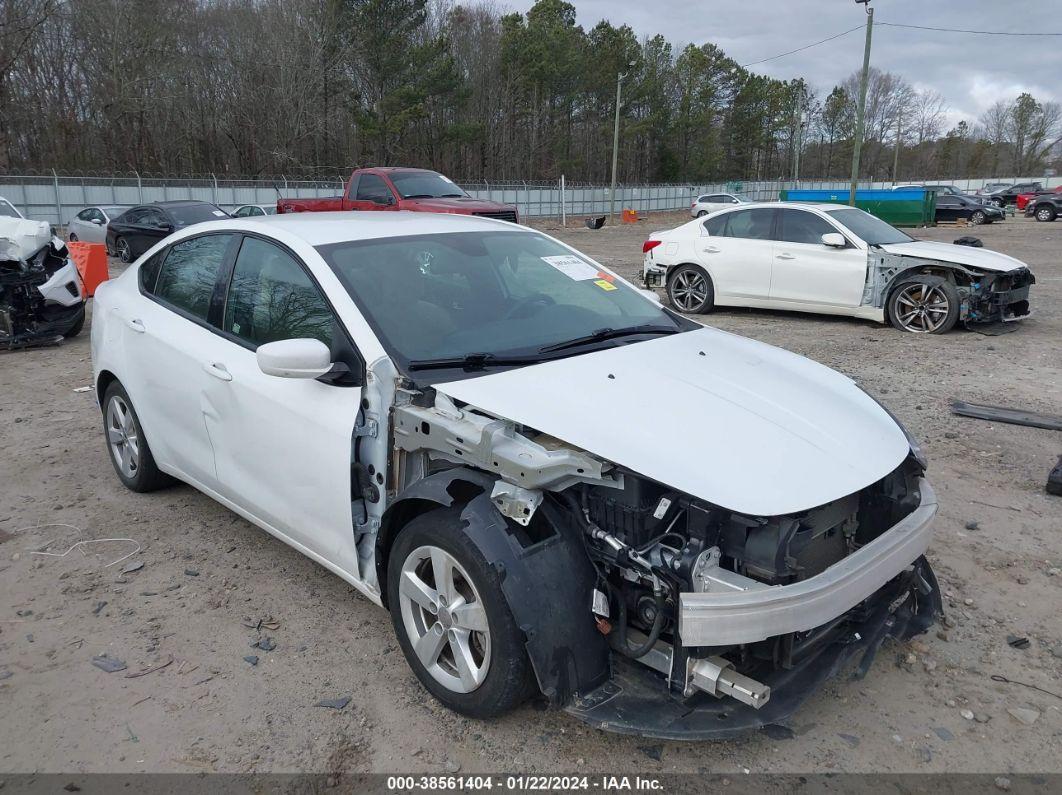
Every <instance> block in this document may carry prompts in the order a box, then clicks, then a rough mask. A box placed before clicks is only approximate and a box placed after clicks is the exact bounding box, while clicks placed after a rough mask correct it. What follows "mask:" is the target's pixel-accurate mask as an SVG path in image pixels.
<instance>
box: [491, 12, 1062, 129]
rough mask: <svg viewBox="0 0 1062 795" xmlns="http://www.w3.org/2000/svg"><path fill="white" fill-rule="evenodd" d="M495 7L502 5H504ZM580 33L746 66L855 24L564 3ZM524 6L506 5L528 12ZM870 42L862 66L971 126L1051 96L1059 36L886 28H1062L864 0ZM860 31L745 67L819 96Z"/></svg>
mask: <svg viewBox="0 0 1062 795" xmlns="http://www.w3.org/2000/svg"><path fill="white" fill-rule="evenodd" d="M503 2H504V0H503ZM569 2H572V3H573V4H574V5H575V8H576V10H577V12H578V19H579V24H580V25H582V26H583V28H584V29H585V30H589V29H590V28H592V27H593V26H594V25H595V24H597V22H598V21H600V20H601V19H608V20H609V21H610V22H611V23H612V24H613V25H616V26H619V25H622V24H624V23H626V24H628V25H630V26H631V28H633V29H634V32H635V33H636V34H637V35H638V37H639V38H644V37H645V36H650V35H654V34H656V33H662V34H663V35H664V36H665V37H666V38H667V39H668V40H669V41H670V42H672V44H673V45H675V50H676V52H678V51H679V50H680V49H681V48H682V46H683V45H685V44H687V43H689V42H693V43H694V44H697V45H700V44H704V43H706V42H712V43H713V44H716V45H718V46H719V47H722V49H723V50H724V51H725V52H726V53H727V55H729V56H731V57H732V58H734V59H735V60H736V61H737V62H738V63H740V64H742V65H745V64H748V63H751V62H753V61H759V60H761V59H763V58H769V57H770V56H772V55H777V54H779V53H783V52H786V51H788V50H793V49H795V48H797V47H801V46H804V45H806V44H811V43H812V42H816V41H819V40H820V39H824V38H826V37H827V36H832V35H834V34H836V33H841V32H842V31H845V30H848V29H849V28H853V27H855V26H857V25H862V24H863V21H864V19H865V14H864V12H863V7H862V6H860V5H856V3H855V2H854V0H751V1H748V0H747V1H746V2H734V0H727V1H726V2H723V1H722V0H569ZM533 4H534V2H533V0H509V2H508V5H509V6H510V7H512V8H514V9H515V10H518V11H527V9H529V8H530V7H531V6H532V5H533ZM873 5H874V8H875V11H874V21H875V25H874V42H873V48H872V50H871V54H870V63H871V65H872V66H875V67H877V68H879V69H882V70H885V71H889V72H895V73H898V74H900V75H902V76H903V77H904V78H906V79H907V80H908V81H909V82H910V83H912V84H913V85H914V86H916V87H917V88H925V87H929V88H933V89H936V90H937V91H939V92H940V93H941V94H942V95H943V96H944V98H945V99H946V100H947V103H948V106H949V108H950V113H949V123H950V124H954V123H955V122H957V121H958V120H959V119H962V118H967V119H971V120H976V119H977V117H978V116H980V114H981V112H982V111H984V110H985V108H987V107H988V106H989V105H991V104H992V103H993V102H995V101H996V100H997V99H1012V98H1014V97H1017V96H1018V94H1020V93H1021V92H1022V91H1028V92H1029V93H1031V94H1032V95H1033V96H1034V97H1036V98H1037V99H1039V100H1056V101H1057V100H1059V99H1060V98H1062V92H1060V90H1059V88H1058V75H1059V71H1060V67H1062V37H1046V36H1045V37H1016V36H985V35H974V34H968V33H943V32H936V31H928V30H909V29H905V28H891V27H885V26H881V25H878V24H877V23H880V22H895V23H903V24H909V25H926V26H930V27H941V28H964V29H970V30H999V31H1011V32H1029V31H1036V32H1062V13H1060V11H1062V3H1060V2H1058V0H1048V2H1028V0H1026V1H1024V2H1022V1H1020V0H967V2H963V3H956V2H947V1H946V0H873ZM863 41H864V35H863V31H862V30H859V31H855V32H853V33H849V34H848V35H847V36H843V37H841V38H839V39H836V40H834V41H831V42H827V43H826V44H821V45H819V46H818V47H812V48H811V49H808V50H805V51H803V52H798V53H795V54H793V55H788V56H786V57H784V58H779V59H777V60H774V61H770V62H768V63H762V64H758V65H756V66H750V67H749V68H750V70H751V71H754V72H758V73H761V74H768V75H770V76H772V77H777V78H779V79H787V78H792V77H804V78H805V79H807V80H808V82H809V83H810V84H811V85H812V86H813V87H814V88H815V89H816V90H817V91H818V92H819V94H820V95H821V96H824V95H825V94H826V93H828V92H829V90H830V89H831V88H832V87H833V86H835V85H836V84H837V83H839V82H841V81H842V80H844V78H845V77H847V76H848V75H849V74H851V73H852V72H853V71H855V70H856V69H859V68H860V67H861V66H862V60H863Z"/></svg>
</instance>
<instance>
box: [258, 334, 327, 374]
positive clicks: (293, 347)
mask: <svg viewBox="0 0 1062 795" xmlns="http://www.w3.org/2000/svg"><path fill="white" fill-rule="evenodd" d="M255 356H256V357H257V359H258V369H259V370H261V371H262V372H263V373H265V374H266V375H275V376H277V377H279V378H317V377H319V376H322V375H324V374H325V373H327V372H328V371H329V370H331V369H332V354H331V353H330V352H329V350H328V346H327V345H325V344H324V343H323V342H321V341H320V340H314V339H304V338H303V339H290V340H277V341H276V342H267V343H266V344H265V345H259V346H258V350H257V352H256V353H255Z"/></svg>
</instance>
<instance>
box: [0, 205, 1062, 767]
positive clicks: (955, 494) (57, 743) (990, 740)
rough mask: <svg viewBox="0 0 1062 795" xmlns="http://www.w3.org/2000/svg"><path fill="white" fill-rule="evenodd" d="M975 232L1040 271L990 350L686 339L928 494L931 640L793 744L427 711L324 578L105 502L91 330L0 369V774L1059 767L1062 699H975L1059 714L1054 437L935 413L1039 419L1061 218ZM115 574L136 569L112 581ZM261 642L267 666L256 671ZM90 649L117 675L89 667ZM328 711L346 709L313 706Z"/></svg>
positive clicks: (196, 514) (1048, 405)
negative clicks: (830, 392)
mask: <svg viewBox="0 0 1062 795" xmlns="http://www.w3.org/2000/svg"><path fill="white" fill-rule="evenodd" d="M678 220H680V218H679V216H674V217H671V218H668V217H665V216H657V217H655V218H652V219H650V220H648V221H642V222H640V223H639V224H638V225H636V226H632V227H622V228H611V229H608V228H607V229H604V230H601V231H599V232H591V231H588V230H585V229H582V228H570V229H568V230H561V231H556V232H554V233H555V234H559V236H561V237H562V238H564V239H566V240H567V241H569V242H571V243H572V244H574V245H575V246H576V247H578V248H581V249H582V250H584V251H586V252H587V253H589V254H591V255H592V256H595V257H597V258H598V259H599V260H601V261H602V262H604V263H605V264H607V265H609V266H612V267H615V268H617V269H618V270H619V271H621V272H622V273H624V274H627V275H631V274H634V273H635V272H636V271H637V269H638V267H639V262H640V243H641V241H642V240H643V239H644V237H645V236H646V234H647V233H648V232H649V231H651V230H652V229H655V228H662V227H666V226H669V225H673V224H674V223H676V222H677V221H678ZM959 234H962V233H961V232H956V231H955V230H953V229H934V230H920V231H919V232H918V233H917V236H919V237H926V238H930V239H935V240H945V241H946V240H951V239H953V238H954V237H957V236H958V235H959ZM976 234H978V235H979V236H980V237H982V238H983V239H984V240H985V242H986V245H988V246H989V247H991V248H997V249H999V250H1001V251H1005V252H1007V253H1009V254H1012V255H1014V256H1017V257H1019V258H1020V259H1023V260H1025V261H1026V262H1028V263H1029V264H1030V265H1031V266H1032V268H1033V270H1034V271H1035V273H1036V275H1037V278H1038V282H1039V283H1038V284H1037V285H1036V287H1035V288H1034V291H1033V304H1034V310H1035V312H1036V315H1035V316H1034V317H1032V318H1030V319H1028V320H1026V321H1025V322H1024V323H1022V324H1021V327H1020V328H1018V329H1017V330H1016V331H1015V332H1014V333H1011V334H1006V335H1003V336H996V337H990V336H983V335H981V334H978V333H973V332H969V331H957V332H954V333H951V334H947V335H945V336H939V337H936V336H934V337H928V338H922V337H916V336H913V335H903V334H900V333H898V332H896V331H894V330H892V329H889V328H886V327H883V326H879V325H876V324H874V323H869V322H862V321H856V320H847V319H840V318H825V317H814V316H810V315H796V314H785V313H777V312H773V313H772V312H766V311H750V310H730V311H719V312H716V313H715V314H713V315H710V316H706V317H705V318H704V320H705V321H706V322H708V323H710V324H711V325H714V326H718V327H720V328H723V329H727V330H729V331H734V332H737V333H739V334H744V335H747V336H750V337H754V338H756V339H760V340H763V341H765V342H768V343H771V344H774V345H779V346H782V347H784V348H787V349H789V350H792V351H795V352H797V353H800V354H804V355H806V356H810V357H811V358H813V359H816V360H818V361H821V362H823V363H825V364H827V365H829V366H831V367H835V368H837V369H839V370H841V371H843V372H845V373H847V374H848V375H850V376H852V377H853V378H855V379H856V380H858V381H859V382H860V383H861V384H862V385H864V386H865V387H866V388H867V389H869V390H871V391H872V392H874V393H876V394H877V395H879V396H880V397H881V398H882V399H883V400H885V401H886V402H887V403H888V404H889V406H890V407H891V408H892V409H893V410H894V411H895V413H896V414H897V415H898V416H899V417H900V418H901V419H902V421H903V422H904V423H906V424H907V426H908V427H909V428H910V430H911V431H912V432H913V433H914V434H915V435H916V436H918V437H919V438H921V439H922V440H924V442H925V449H926V452H927V454H928V456H929V458H930V475H931V478H932V481H933V484H934V487H935V488H936V490H937V493H938V495H939V497H940V502H941V513H940V516H939V519H938V522H937V534H936V539H935V541H934V543H933V545H932V548H931V554H930V557H931V559H932V561H933V564H934V566H935V567H936V570H937V573H938V576H939V577H940V579H941V583H942V587H943V589H944V592H945V594H946V603H947V604H946V607H947V611H948V622H947V624H946V625H944V626H939V627H937V628H935V629H934V630H932V631H931V632H930V633H929V634H928V635H926V636H923V637H922V638H920V639H918V640H917V641H915V642H913V643H911V644H910V645H907V646H902V647H901V646H898V645H887V646H886V647H885V648H884V649H883V650H882V652H881V653H880V655H879V656H878V658H877V660H876V662H875V663H874V666H873V668H872V670H871V672H870V674H869V676H868V677H867V678H866V679H865V680H863V681H852V680H850V679H847V678H839V679H836V680H834V681H833V682H831V683H830V684H829V685H828V686H827V687H826V688H824V689H823V690H822V691H821V692H820V693H819V694H818V695H817V696H816V697H814V698H813V699H812V700H811V702H810V703H809V704H807V705H806V706H805V707H804V708H803V709H802V710H801V711H800V712H798V713H797V716H796V718H795V720H794V722H793V726H792V728H793V730H794V732H795V735H794V736H793V737H791V738H789V739H779V738H773V739H772V738H769V737H767V736H764V735H762V734H760V735H756V736H752V737H749V738H747V739H744V740H740V741H731V742H722V743H696V744H689V743H678V742H659V741H655V740H646V739H639V738H631V737H621V736H615V735H610V734H605V733H602V732H599V731H596V730H593V729H590V728H588V727H585V726H583V725H582V724H580V723H578V722H576V721H575V720H574V719H572V718H569V717H568V716H567V715H565V714H564V713H558V712H550V711H542V710H540V709H537V708H535V707H534V706H531V705H528V706H526V707H524V708H522V709H520V710H519V711H517V712H516V713H515V714H512V715H510V716H508V717H506V718H505V719H503V720H499V721H496V722H493V723H481V722H477V721H473V720H466V719H464V718H460V717H457V716H455V715H453V714H451V713H449V712H447V711H445V710H443V709H441V708H440V707H439V706H438V705H436V704H435V703H434V702H432V701H431V700H430V699H429V698H427V697H426V695H425V692H424V691H423V690H422V689H421V687H420V686H419V684H418V683H417V682H416V680H415V679H414V677H413V675H412V673H411V672H410V671H409V669H408V668H407V667H406V664H405V661H404V660H403V658H402V654H401V651H400V650H399V649H398V646H397V644H396V642H395V639H394V637H393V635H392V631H391V625H390V622H389V619H388V616H387V614H386V613H385V612H384V611H382V610H380V609H378V608H376V607H374V606H372V605H371V604H370V603H369V602H367V601H366V600H365V599H364V598H362V597H360V596H359V595H358V594H357V593H356V592H355V591H354V590H353V589H352V588H350V587H349V586H347V585H346V584H345V583H343V582H342V581H341V580H339V579H338V578H337V577H335V576H333V575H331V574H329V573H328V572H326V571H325V570H324V569H322V568H320V567H318V566H316V565H315V564H313V563H311V562H310V561H309V560H308V559H306V558H304V557H301V556H300V555H299V554H298V553H296V552H294V551H293V550H291V549H289V548H287V547H286V546H284V545H282V544H281V543H280V542H278V541H276V540H274V539H272V538H271V537H270V536H268V535H266V534H265V533H263V532H261V531H259V530H258V529H256V528H255V527H253V526H252V525H250V524H248V523H247V522H245V521H243V520H242V519H240V518H238V517H237V516H235V515H234V514H232V513H230V512H229V511H227V510H226V509H225V508H223V507H221V506H220V505H218V504H216V503H214V502H212V501H211V500H209V499H207V498H206V497H204V496H202V495H200V494H199V493H197V492H195V491H193V490H192V489H190V488H188V487H175V488H173V489H170V490H167V491H164V492H160V493H156V494H153V495H138V494H133V493H131V492H128V491H126V490H125V489H123V488H122V486H121V485H120V484H119V482H118V480H117V478H116V477H115V476H114V473H113V472H112V470H111V466H110V463H109V462H108V460H107V458H106V453H105V450H104V445H103V441H102V438H101V432H100V416H99V412H98V410H97V408H96V406H95V402H94V398H95V396H94V395H93V394H92V393H90V392H76V391H75V389H76V388H77V387H82V386H85V385H88V384H90V382H91V364H90V361H89V338H88V331H87V328H86V331H85V332H84V333H83V334H82V335H81V336H80V337H79V338H77V339H75V340H73V341H71V342H69V343H68V344H66V345H64V346H62V347H60V348H57V349H49V350H35V351H26V352H21V353H15V354H0V384H2V394H3V400H2V402H0V428H2V429H3V436H2V439H3V444H2V450H3V455H2V457H0V483H2V484H3V485H2V488H0V584H2V587H0V715H2V716H3V717H2V719H0V771H7V772H14V771H21V772H32V771H82V772H89V771H127V772H132V771H185V772H188V771H192V772H200V771H215V770H217V771H233V772H236V771H315V772H337V771H351V772H353V771H410V770H412V771H428V772H447V771H448V772H454V771H457V770H460V771H461V772H473V771H498V770H508V771H522V772H537V773H543V772H601V771H609V772H615V771H629V772H634V771H640V772H645V773H667V772H687V771H688V772H697V771H700V772H707V771H711V772H713V773H723V772H742V771H745V772H747V771H749V770H752V771H761V772H763V771H771V772H810V771H827V772H828V771H842V770H843V771H847V772H860V771H920V772H928V771H978V772H994V773H1000V772H1031V771H1056V772H1057V771H1062V758H1060V757H1059V754H1058V748H1059V738H1060V735H1062V713H1060V708H1062V699H1060V698H1057V697H1053V696H1051V695H1047V694H1045V693H1043V692H1040V691H1037V690H1034V689H1030V688H1028V687H1023V686H1021V685H1018V684H1009V683H1004V682H997V681H993V680H992V679H991V678H990V677H991V676H992V675H996V674H998V675H1002V676H1005V677H1006V678H1008V679H1012V680H1018V681H1020V682H1026V683H1030V684H1034V685H1037V686H1039V687H1041V688H1046V689H1047V690H1053V691H1055V692H1056V693H1062V685H1060V684H1059V682H1060V674H1062V624H1060V622H1059V605H1060V604H1062V602H1060V598H1059V597H1060V586H1062V575H1060V573H1059V566H1062V499H1060V498H1057V497H1049V496H1047V495H1045V493H1044V490H1043V486H1044V482H1045V479H1046V477H1047V473H1048V471H1049V470H1050V469H1051V467H1052V465H1053V464H1054V462H1055V460H1056V457H1057V456H1058V454H1059V453H1060V452H1062V437H1060V436H1059V434H1057V433H1052V432H1050V431H1044V430H1034V429H1029V428H1021V427H1015V426H1006V425H996V424H992V423H987V422H983V421H979V420H973V419H962V418H957V417H953V416H951V415H950V413H949V411H948V404H949V401H950V400H951V399H952V398H956V397H961V398H964V399H967V400H972V401H977V402H985V403H998V404H1009V405H1013V406H1022V407H1027V408H1030V409H1034V410H1040V411H1046V412H1053V413H1062V308H1060V307H1062V257H1060V253H1062V223H1054V224H1037V223H1034V222H1031V221H1025V220H1022V219H1018V220H1011V221H1008V222H1006V223H1005V224H1003V225H1000V226H993V227H984V228H981V229H978V230H976ZM53 523H65V525H70V526H56V525H55V524H53ZM37 525H40V526H39V527H35V526H37ZM26 528H29V529H26ZM113 537H121V538H131V539H135V542H136V544H138V545H139V546H140V551H139V552H138V553H137V554H135V555H133V556H132V557H130V558H128V559H127V560H125V561H123V562H121V563H119V564H117V565H114V566H109V567H107V566H106V564H108V563H110V562H111V561H113V560H115V559H116V558H119V557H121V556H123V555H125V554H126V553H128V552H131V551H133V550H134V549H136V545H135V544H130V543H124V542H123V543H109V544H99V545H95V546H91V547H88V548H82V549H75V550H74V551H73V552H71V553H70V554H69V555H67V556H66V557H62V558H59V557H42V556H36V555H33V554H30V553H31V552H32V551H34V550H40V549H42V548H43V547H44V546H45V545H46V544H48V542H52V543H51V544H50V545H49V546H48V547H47V548H48V549H49V550H50V551H58V552H62V551H63V550H64V549H66V548H67V547H69V546H70V545H71V544H74V543H75V542H77V541H79V540H83V539H90V538H113ZM130 564H136V565H139V564H142V567H141V568H139V570H137V571H133V572H129V573H125V574H123V573H122V570H123V569H125V568H126V567H129V566H130ZM266 617H272V618H273V619H275V621H276V622H277V623H276V624H273V625H271V626H270V627H263V628H262V630H261V633H259V632H258V631H256V630H255V629H254V628H253V626H252V627H248V626H246V625H245V622H247V623H250V624H252V625H256V624H257V622H258V621H259V620H260V619H263V618H266ZM271 627H275V628H271ZM937 630H939V631H937ZM260 634H261V636H263V637H264V636H268V637H271V638H272V639H273V640H274V642H275V644H276V647H275V649H273V650H271V651H265V650H262V649H252V648H251V647H250V644H251V643H252V642H253V641H255V640H257V639H258V637H259V636H260ZM1008 636H1023V637H1027V638H1028V639H1029V645H1028V646H1027V647H1026V648H1011V647H1010V646H1008V643H1007V638H1008ZM266 645H267V646H268V644H266ZM101 654H107V655H110V656H112V657H116V658H120V659H121V660H124V661H126V663H127V664H128V669H127V670H125V671H121V672H118V673H105V672H104V671H103V670H100V669H99V668H97V667H94V666H93V665H92V664H91V662H90V661H91V659H92V658H93V657H94V656H96V655H101ZM248 655H256V656H257V657H258V658H259V660H258V663H257V665H255V666H252V665H251V664H249V663H248V662H245V657H246V656H248ZM171 658H172V660H173V662H172V663H170V664H169V665H168V666H166V667H165V668H162V669H161V670H156V671H153V672H150V673H146V674H145V675H143V676H132V677H131V676H128V675H129V674H136V673H139V672H142V671H145V670H148V669H151V668H153V667H154V666H157V665H160V664H163V663H165V662H166V661H167V660H170V659H171ZM347 695H349V696H352V697H353V700H352V701H351V702H350V704H349V705H348V706H347V707H346V708H345V709H343V710H342V711H336V710H332V709H324V708H319V707H315V706H314V705H315V704H316V703H317V702H318V701H320V700H322V699H330V698H336V697H340V696H347ZM1010 709H1021V710H1032V711H1031V712H1028V713H1019V714H1020V715H1022V716H1024V717H1026V719H1034V721H1033V722H1032V723H1031V725H1027V724H1026V723H1024V722H1021V721H1020V720H1019V719H1017V718H1016V717H1014V716H1013V715H1012V714H1010V713H1009V712H1008V710H1010Z"/></svg>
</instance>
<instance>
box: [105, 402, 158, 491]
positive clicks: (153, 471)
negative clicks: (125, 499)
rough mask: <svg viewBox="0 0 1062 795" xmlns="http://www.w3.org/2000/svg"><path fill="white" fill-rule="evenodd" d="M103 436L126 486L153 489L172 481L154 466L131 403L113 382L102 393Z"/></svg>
mask: <svg viewBox="0 0 1062 795" xmlns="http://www.w3.org/2000/svg"><path fill="white" fill-rule="evenodd" d="M103 435H104V440H105V441H106V442H107V453H108V457H109V458H110V459H111V464H113V465H114V471H115V472H116V473H117V475H118V479H119V480H121V481H122V483H123V485H125V487H126V488H127V489H130V490H132V491H139V492H145V491H155V490H156V489H160V488H162V487H163V486H166V485H169V484H170V483H171V482H172V478H170V476H169V475H167V474H165V473H163V472H161V471H160V470H159V468H158V467H157V466H155V458H154V456H152V455H151V448H150V447H148V442H147V438H146V437H145V436H144V429H143V428H142V427H140V419H139V418H138V417H137V416H136V412H135V411H134V410H133V403H132V401H131V400H129V395H128V394H126V391H125V389H124V387H122V385H121V384H120V383H118V382H117V381H115V382H113V383H112V384H111V385H110V386H109V387H107V391H106V392H105V393H104V395H103Z"/></svg>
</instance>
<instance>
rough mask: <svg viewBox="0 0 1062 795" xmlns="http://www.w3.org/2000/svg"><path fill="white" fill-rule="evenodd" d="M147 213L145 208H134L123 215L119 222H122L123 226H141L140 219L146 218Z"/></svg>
mask: <svg viewBox="0 0 1062 795" xmlns="http://www.w3.org/2000/svg"><path fill="white" fill-rule="evenodd" d="M146 212H147V210H146V209H144V208H143V207H134V208H133V209H132V210H126V211H125V212H124V213H122V215H121V217H119V218H118V219H117V220H119V221H121V222H122V223H123V224H139V223H140V219H141V218H143V217H144V213H146Z"/></svg>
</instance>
